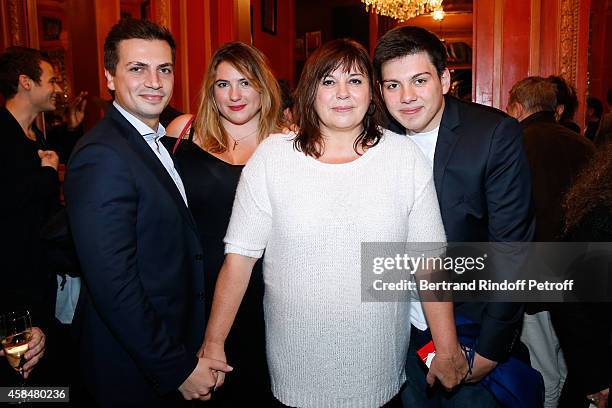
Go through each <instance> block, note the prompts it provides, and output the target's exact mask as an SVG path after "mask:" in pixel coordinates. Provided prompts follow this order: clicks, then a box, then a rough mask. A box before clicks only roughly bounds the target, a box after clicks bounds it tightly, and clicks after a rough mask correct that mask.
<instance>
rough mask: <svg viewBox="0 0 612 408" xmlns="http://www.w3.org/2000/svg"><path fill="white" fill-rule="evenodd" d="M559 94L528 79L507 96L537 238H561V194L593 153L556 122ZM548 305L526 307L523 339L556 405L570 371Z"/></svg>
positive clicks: (536, 79) (544, 83)
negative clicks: (519, 137) (517, 127)
mask: <svg viewBox="0 0 612 408" xmlns="http://www.w3.org/2000/svg"><path fill="white" fill-rule="evenodd" d="M556 95H557V89H556V87H555V84H554V83H553V82H551V81H550V80H547V79H544V78H542V77H527V78H524V79H522V80H520V81H518V82H517V83H516V84H514V85H513V86H512V89H511V90H510V96H509V99H508V109H507V111H508V113H509V114H510V116H512V117H514V118H516V120H518V121H519V122H520V124H521V126H522V128H523V146H524V147H525V153H526V154H527V160H528V161H529V167H530V169H531V181H532V186H533V203H534V207H535V216H536V228H535V241H538V242H553V241H559V240H560V239H561V237H562V236H563V229H564V224H565V220H564V217H563V208H562V201H563V196H564V194H565V193H566V192H567V190H568V189H569V188H570V186H571V185H572V182H573V181H574V179H575V177H576V175H577V174H578V173H579V172H580V171H581V170H582V168H583V167H584V166H585V165H587V164H588V163H589V161H590V160H591V158H592V157H593V153H594V151H595V148H594V146H593V143H591V142H590V141H589V140H588V139H586V138H584V137H581V136H580V135H578V134H577V133H576V132H573V131H571V130H569V129H568V128H566V127H565V126H562V125H561V124H560V123H557V122H556V121H555V110H556V109H557V107H558V102H557V96H556ZM547 309H548V305H547V304H538V303H528V304H527V305H526V306H525V312H526V313H525V318H524V321H523V330H522V333H521V341H522V342H523V343H525V345H527V347H528V348H529V354H530V361H531V365H532V366H533V367H534V368H535V369H537V370H538V371H539V372H540V373H541V374H542V376H543V378H544V385H545V392H546V397H545V398H546V399H545V401H544V406H545V407H550V408H556V407H557V404H558V400H559V396H560V395H561V389H562V387H563V382H564V381H565V376H566V374H567V369H566V366H565V361H564V359H563V353H562V352H561V349H560V345H559V340H558V339H557V336H556V334H555V331H554V329H553V326H552V323H551V320H550V314H549V312H548V310H547Z"/></svg>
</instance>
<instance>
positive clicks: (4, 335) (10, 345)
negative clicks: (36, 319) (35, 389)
mask: <svg viewBox="0 0 612 408" xmlns="http://www.w3.org/2000/svg"><path fill="white" fill-rule="evenodd" d="M31 339H32V320H31V319H30V312H28V311H27V310H24V311H19V312H8V313H4V314H2V315H0V342H1V343H2V349H3V350H4V355H5V356H6V358H7V360H8V362H9V364H10V365H11V367H13V368H14V369H15V370H16V371H17V372H18V373H19V374H20V375H21V383H20V384H19V386H20V387H23V386H25V378H24V374H25V373H24V371H23V365H24V364H25V363H26V359H25V357H24V355H25V353H26V352H27V351H28V342H29V341H30V340H31Z"/></svg>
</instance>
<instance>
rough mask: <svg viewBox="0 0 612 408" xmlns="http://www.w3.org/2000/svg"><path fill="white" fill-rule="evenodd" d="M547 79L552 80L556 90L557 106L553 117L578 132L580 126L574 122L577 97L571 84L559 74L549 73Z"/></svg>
mask: <svg viewBox="0 0 612 408" xmlns="http://www.w3.org/2000/svg"><path fill="white" fill-rule="evenodd" d="M548 80H549V81H550V82H552V83H553V84H554V85H555V87H556V91H557V107H556V108H555V119H557V122H558V123H559V124H560V125H563V126H565V127H566V128H568V129H570V130H573V131H574V132H576V133H578V134H580V126H578V124H577V123H576V122H574V114H575V113H576V109H578V97H577V96H576V90H575V89H574V87H573V86H571V85H570V84H568V83H567V81H566V80H565V79H563V78H562V77H560V76H556V75H551V76H549V77H548Z"/></svg>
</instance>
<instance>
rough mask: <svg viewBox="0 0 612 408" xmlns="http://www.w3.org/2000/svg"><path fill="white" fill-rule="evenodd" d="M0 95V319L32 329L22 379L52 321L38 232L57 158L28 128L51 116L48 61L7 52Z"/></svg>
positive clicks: (49, 280) (50, 279)
mask: <svg viewBox="0 0 612 408" xmlns="http://www.w3.org/2000/svg"><path fill="white" fill-rule="evenodd" d="M0 91H1V92H2V95H3V96H4V98H5V99H6V105H5V106H4V107H2V108H0V128H1V129H2V132H3V148H4V150H5V154H4V155H3V158H2V160H1V161H0V166H1V167H0V174H1V176H0V177H2V186H3V187H4V188H5V191H4V198H3V199H2V200H1V201H2V204H1V205H2V210H1V211H0V214H2V225H3V226H4V228H5V229H6V234H7V237H10V239H8V240H7V243H6V244H5V245H2V248H3V251H2V259H3V260H4V266H3V270H2V285H0V313H5V312H10V311H19V310H22V309H27V310H29V312H30V315H31V317H32V324H33V325H34V326H35V327H34V328H33V339H32V341H31V342H30V344H29V349H30V350H29V351H28V353H26V359H27V360H29V362H28V363H27V364H26V365H25V366H24V368H25V372H26V376H28V375H29V373H30V371H31V370H32V368H33V367H34V365H35V364H36V363H37V362H38V361H39V360H40V358H41V357H42V355H43V353H44V348H45V336H44V335H43V331H42V330H41V329H40V328H41V327H42V328H43V329H44V331H45V332H48V331H49V327H50V326H51V323H52V321H53V310H54V302H55V276H54V275H52V274H51V272H50V271H49V270H48V269H47V268H46V267H45V263H44V260H43V250H42V243H41V240H40V232H41V229H42V228H43V226H44V223H45V221H46V220H47V219H48V217H49V216H50V215H51V214H52V212H53V210H54V209H55V208H56V207H57V206H58V205H59V177H58V174H57V168H58V164H59V158H58V156H57V153H55V152H54V151H52V150H49V147H48V145H47V143H46V141H45V139H44V137H43V135H42V132H40V130H39V129H38V128H37V127H36V126H35V125H34V120H35V119H36V117H37V116H38V115H39V114H40V113H41V112H47V111H52V110H54V109H55V104H56V96H57V93H58V92H59V91H60V87H59V86H58V85H57V78H56V77H55V75H54V70H53V67H52V65H51V62H50V60H49V59H48V58H47V56H45V55H44V54H42V53H41V52H40V51H38V50H35V49H32V48H24V47H11V48H8V49H7V50H6V51H5V52H4V53H2V55H0ZM0 355H2V352H0ZM12 375H14V372H12V369H10V367H9V366H8V363H6V364H0V383H2V384H3V385H10V384H12V383H15V382H16V381H13V380H12V379H11V378H15V377H11V376H12Z"/></svg>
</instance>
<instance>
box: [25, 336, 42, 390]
mask: <svg viewBox="0 0 612 408" xmlns="http://www.w3.org/2000/svg"><path fill="white" fill-rule="evenodd" d="M44 354H45V334H44V333H43V332H42V330H40V329H39V328H38V327H32V339H31V340H30V342H29V343H28V351H27V353H25V356H24V357H25V359H26V361H27V363H26V364H25V365H24V366H23V378H28V376H29V375H30V372H31V371H32V369H33V368H34V366H35V365H36V364H37V363H38V362H39V361H40V359H41V358H42V356H43V355H44Z"/></svg>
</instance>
